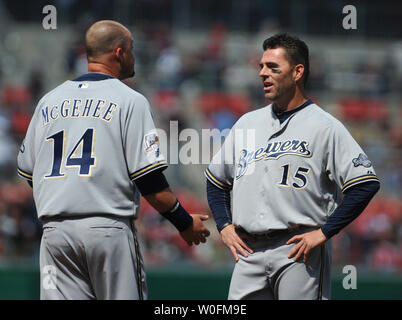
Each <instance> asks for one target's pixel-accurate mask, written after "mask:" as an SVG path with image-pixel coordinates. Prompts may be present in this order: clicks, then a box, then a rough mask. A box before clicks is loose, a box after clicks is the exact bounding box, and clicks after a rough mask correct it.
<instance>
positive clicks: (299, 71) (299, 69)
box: [293, 64, 304, 82]
mask: <svg viewBox="0 0 402 320" xmlns="http://www.w3.org/2000/svg"><path fill="white" fill-rule="evenodd" d="M303 75H304V66H303V65H302V64H298V65H296V66H295V67H294V69H293V79H294V81H295V82H298V81H299V80H300V79H301V78H302V77H303Z"/></svg>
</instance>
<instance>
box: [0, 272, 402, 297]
mask: <svg viewBox="0 0 402 320" xmlns="http://www.w3.org/2000/svg"><path fill="white" fill-rule="evenodd" d="M230 276H231V270H229V269H219V270H217V269H211V270H206V269H194V268H176V267H175V268H173V267H172V268H163V269H148V270H147V279H148V280H147V283H148V290H149V299H150V300H225V299H226V296H227V291H228V288H229V282H230ZM343 276H344V275H343V274H342V273H341V272H340V271H339V272H336V271H335V272H333V276H332V299H333V300H400V299H402V277H401V276H400V275H399V276H397V275H392V274H377V273H368V272H364V273H361V274H360V273H359V274H358V277H357V289H355V290H353V289H350V290H345V289H344V288H343V287H342V280H343ZM39 285H40V283H39V270H38V269H37V268H35V267H32V266H25V267H21V266H18V267H12V266H7V267H1V268H0V288H1V289H0V299H1V300H37V299H39Z"/></svg>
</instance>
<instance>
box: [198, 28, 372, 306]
mask: <svg viewBox="0 0 402 320" xmlns="http://www.w3.org/2000/svg"><path fill="white" fill-rule="evenodd" d="M263 49H264V53H263V55H262V58H261V61H260V68H261V70H260V73H259V76H260V77H261V79H262V82H263V89H264V92H265V97H266V99H267V100H269V101H271V102H272V103H271V104H269V105H268V106H266V107H264V108H261V109H258V110H256V111H252V112H249V113H247V114H245V115H243V116H242V117H241V118H240V119H239V120H238V121H237V122H236V123H235V125H234V126H233V127H232V129H231V131H230V133H229V135H228V136H227V138H226V140H225V142H224V144H223V146H222V148H221V150H220V151H219V152H218V153H217V154H216V155H215V156H214V158H213V159H212V161H211V164H210V165H209V166H208V168H207V170H206V172H205V175H206V177H207V196H208V202H209V205H210V207H211V210H212V212H213V215H214V218H215V221H216V224H217V228H218V230H219V232H220V235H221V238H222V241H223V243H224V244H225V245H226V246H227V247H228V248H229V249H230V251H231V252H232V254H233V256H234V258H235V260H236V264H235V267H234V270H233V274H232V279H231V283H230V289H229V295H228V298H229V299H268V300H273V299H329V298H330V265H331V257H332V253H331V241H330V239H331V237H332V236H333V235H335V234H337V233H338V232H339V231H340V230H342V229H343V228H344V227H345V226H347V225H348V224H349V223H351V222H352V221H353V220H354V219H355V218H356V217H357V216H358V215H359V214H360V213H361V212H362V211H363V210H364V208H365V207H366V206H367V204H368V203H369V201H370V200H371V199H372V197H373V196H374V195H375V193H376V192H377V191H378V189H379V187H380V183H379V181H378V178H377V177H376V174H375V172H374V169H373V166H372V163H371V161H370V160H369V159H368V158H367V156H366V155H365V154H364V152H363V150H362V149H361V148H360V146H359V145H358V144H357V142H356V141H355V140H354V139H353V137H352V136H351V135H350V133H349V132H348V131H347V129H346V128H345V127H344V126H343V125H342V123H341V122H340V121H338V120H337V119H335V118H334V117H333V116H331V115H330V114H328V113H327V112H325V111H323V110H322V109H321V108H320V107H319V106H318V105H316V104H315V103H314V102H313V101H311V100H310V99H309V98H308V97H307V96H306V93H305V91H304V87H305V84H306V82H307V79H308V74H309V54H308V47H307V45H306V44H305V43H304V42H303V41H301V40H300V39H298V38H296V37H292V36H290V35H288V34H277V35H274V36H272V37H270V38H268V39H266V40H265V41H264V43H263ZM250 130H252V132H254V133H255V134H254V140H253V141H252V142H253V143H251V142H250V140H248V142H247V139H246V136H247V134H246V132H247V131H250ZM230 192H232V196H233V210H231V194H230Z"/></svg>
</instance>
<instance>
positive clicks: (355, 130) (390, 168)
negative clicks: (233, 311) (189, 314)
mask: <svg viewBox="0 0 402 320" xmlns="http://www.w3.org/2000/svg"><path fill="white" fill-rule="evenodd" d="M306 3H308V5H307V4H306ZM47 4H52V5H54V6H55V8H56V9H57V29H55V30H44V28H43V27H42V20H43V18H44V17H45V14H43V13H42V9H43V7H44V6H45V5H47ZM348 4H353V5H354V6H355V7H356V9H357V29H352V30H345V29H344V28H343V26H342V21H343V19H344V17H345V16H346V14H343V13H342V9H343V7H344V6H345V5H348ZM100 19H113V20H117V21H119V22H121V23H123V24H125V25H126V26H128V27H129V29H130V30H131V31H132V33H133V36H134V53H135V56H136V76H135V77H134V78H133V79H129V80H128V81H126V84H127V85H129V86H131V87H132V88H134V89H135V90H137V91H140V92H141V93H143V94H144V95H145V96H146V97H147V98H148V99H149V100H150V102H151V105H152V108H153V112H154V116H155V122H156V126H157V127H158V128H161V129H164V130H166V132H168V133H169V127H170V126H169V124H170V122H169V121H178V126H179V132H180V130H182V129H185V128H193V129H195V130H197V132H201V130H202V129H212V128H218V129H220V130H223V129H225V128H230V127H231V126H232V125H233V123H234V122H235V121H236V120H237V119H238V118H239V117H240V116H241V115H242V114H243V113H244V112H247V111H250V110H254V109H257V108H260V107H263V106H264V105H265V104H266V102H265V101H264V95H263V91H262V86H261V81H260V79H259V77H258V69H259V66H258V64H259V59H260V57H261V55H262V42H263V40H264V39H266V38H267V37H269V36H271V35H273V34H274V33H276V32H280V31H287V32H290V33H292V34H295V35H297V36H299V37H300V38H302V39H303V40H305V41H306V43H307V44H308V45H309V48H310V65H311V67H310V68H311V75H310V78H309V82H308V94H309V96H310V97H311V98H312V99H313V100H314V101H315V102H316V103H318V104H319V105H320V106H321V107H322V108H323V109H324V110H326V111H328V112H330V113H331V114H333V115H335V116H336V117H338V118H339V119H341V120H342V122H343V123H344V124H345V126H346V127H347V128H348V129H349V130H350V131H351V133H352V135H353V136H354V137H355V138H356V140H357V141H358V142H359V144H360V145H361V146H362V147H363V149H364V150H365V151H366V153H367V154H368V157H369V158H370V159H371V160H372V161H373V163H374V166H375V169H376V172H377V175H378V176H379V178H380V180H381V182H382V188H381V190H380V192H379V193H378V195H377V196H376V197H375V199H374V200H373V201H372V202H371V203H370V205H369V206H368V208H367V209H366V210H365V212H364V213H363V214H362V215H361V216H360V217H359V218H358V219H357V220H356V221H354V222H353V223H352V224H351V225H350V226H348V227H347V228H346V229H345V230H344V231H342V232H341V233H340V234H339V235H337V236H335V237H334V238H333V247H334V261H333V264H334V268H333V269H334V271H333V284H334V286H333V287H334V295H335V296H334V297H335V298H336V297H338V298H342V297H352V298H353V297H355V298H359V297H363V298H381V297H390V298H392V297H394V298H398V297H399V298H401V294H402V286H401V283H402V280H401V279H402V272H401V270H402V250H401V242H402V224H401V222H402V198H401V196H402V189H401V185H402V158H401V154H402V153H401V147H402V121H401V120H402V108H401V107H402V100H401V88H402V28H401V27H400V21H402V2H397V1H391V0H383V1H354V2H353V3H352V2H349V1H343V0H332V1H318V0H310V1H308V2H306V1H297V0H281V1H279V0H253V1H251V0H250V1H245V0H220V1H216V0H203V1H187V0H135V1H128V0H118V1H117V0H116V1H106V0H97V1H95V0H93V1H90V0H88V1H78V0H58V1H19V0H2V1H0V52H1V55H0V288H1V292H2V293H1V294H0V298H6V299H7V298H12V299H14V298H15V299H19V298H21V299H25V298H26V299H36V298H38V292H39V283H38V281H39V280H38V275H39V273H38V272H39V271H38V265H39V259H38V252H39V242H40V237H41V227H40V224H39V222H38V221H37V218H36V212H35V206H34V203H33V200H32V192H31V189H30V187H29V186H28V185H27V184H26V182H25V181H22V179H20V178H18V177H17V175H16V156H17V150H18V147H19V145H20V143H21V141H22V139H23V138H24V135H25V132H26V129H27V126H28V124H29V121H30V117H31V115H32V113H33V111H34V109H35V106H36V103H37V102H38V100H39V99H40V97H41V96H42V95H43V94H44V93H46V92H47V91H49V90H51V89H53V88H54V87H56V86H57V85H59V84H60V83H61V82H63V81H65V80H68V79H73V78H74V77H77V76H79V75H81V74H83V73H85V72H86V67H87V64H86V58H85V48H84V46H83V37H84V33H85V30H86V29H87V28H88V26H89V25H91V24H92V23H93V22H94V21H96V20H100ZM183 144H184V142H181V144H179V145H180V146H182V145H183ZM200 152H202V150H200ZM168 156H169V154H168ZM201 156H202V155H200V156H199V159H201ZM206 156H207V157H208V154H207V155H206ZM205 168H206V164H205V163H204V164H191V165H184V164H171V165H170V167H169V169H168V170H167V171H166V174H167V177H168V181H169V182H170V184H171V186H172V188H173V189H174V191H175V192H176V193H177V194H178V197H179V199H180V200H181V202H182V203H183V205H184V207H186V208H188V210H189V211H190V212H207V211H208V206H207V202H206V192H205V178H204V176H203V170H204V169H205ZM208 225H209V227H210V229H211V231H212V235H211V237H210V238H209V241H208V244H204V245H201V246H198V247H188V246H186V245H185V243H184V242H183V241H182V240H181V238H180V237H179V236H178V235H177V233H176V231H175V230H174V229H173V227H172V226H171V225H169V224H168V223H166V222H165V221H163V220H162V219H161V218H160V216H159V215H158V214H157V213H156V212H155V211H154V210H153V209H152V208H151V207H150V206H149V205H148V204H147V203H146V202H145V201H142V206H141V216H140V219H139V221H138V223H137V227H138V229H139V233H140V238H141V245H142V250H143V256H144V259H145V263H146V266H147V270H148V274H149V285H150V290H151V293H152V292H153V293H152V294H151V295H150V296H151V298H152V297H159V298H163V294H162V292H163V288H166V286H169V284H163V285H162V283H164V282H163V281H162V280H160V279H166V277H167V278H168V280H169V277H170V279H176V280H175V281H173V280H172V281H171V282H170V283H173V284H174V283H177V281H178V280H177V277H179V278H180V279H181V280H183V279H188V278H186V275H185V274H187V277H190V278H191V279H192V280H193V281H195V280H194V279H196V278H197V277H198V278H197V279H198V280H200V279H203V280H202V281H198V282H197V283H198V284H197V285H198V286H202V285H203V284H204V285H205V284H206V283H208V281H212V282H214V283H219V284H220V285H219V288H220V291H219V290H218V291H217V292H218V294H217V295H216V296H215V298H222V299H224V298H225V297H226V296H225V295H226V291H227V287H226V286H227V285H228V281H229V279H230V274H231V270H232V267H233V263H234V262H233V259H232V257H231V254H229V252H228V250H227V249H226V248H225V247H224V246H223V245H222V244H221V242H220V237H219V234H218V233H217V232H216V229H215V224H214V221H213V218H212V217H211V219H210V221H209V223H208ZM345 265H354V266H356V268H357V271H358V284H359V279H361V281H362V282H361V283H363V282H364V284H363V285H362V286H361V287H360V288H359V287H358V290H357V291H355V292H354V293H353V294H354V296H353V295H352V296H350V294H351V293H350V291H349V292H346V290H344V289H342V288H341V281H342V277H343V276H344V275H343V274H342V268H343V267H344V266H345ZM177 270H180V272H179V275H177ZM174 271H176V273H175V272H174ZM169 272H170V273H169ZM186 272H187V273H186ZM161 274H163V277H160V275H161ZM169 275H170V276H169ZM359 275H362V276H361V277H360V278H359ZM158 277H159V278H158ZM175 277H176V278H175ZM24 279H25V280H24ZM158 279H159V280H158ZM217 279H219V281H218V280H217ZM364 279H366V280H367V279H368V280H367V281H368V282H367V281H366V280H364ZM379 279H384V282H378V281H380V280H379ZM168 280H167V281H168ZM189 281H190V280H189ZM370 281H374V282H373V283H374V285H373V286H372V287H370V285H369V286H368V287H364V285H366V284H367V283H369V282H370ZM376 281H377V282H376ZM168 282H169V281H168ZM190 282H191V281H190ZM185 283H186V281H182V284H183V286H185ZM187 283H188V281H187ZM392 285H393V286H394V287H393V289H389V290H388V291H387V288H391V286H392ZM381 286H385V287H384V290H385V291H384V290H383V291H381V292H382V293H381V292H380V291H376V290H373V288H377V289H378V288H379V287H381ZM13 288H14V289H13ZM182 288H183V287H182ZM336 288H338V289H336ZM370 288H371V289H370ZM13 290H14V291H13ZM152 290H154V291H152ZM175 290H176V291H177V292H178V295H176V296H174V295H173V296H171V297H172V298H183V297H184V298H207V296H197V297H196V296H193V297H192V296H191V291H189V292H185V290H184V289H183V290H184V291H183V290H182V291H180V289H178V288H175V289H172V291H173V292H174V291H175ZM209 290H211V287H209ZM359 290H360V291H359ZM180 292H181V293H182V295H180V294H181V293H180ZM384 292H385V293H384ZM387 292H388V295H387ZM391 292H392V294H391ZM395 292H397V293H398V292H399V296H398V294H396V293H395ZM348 294H349V296H348ZM210 297H211V296H210Z"/></svg>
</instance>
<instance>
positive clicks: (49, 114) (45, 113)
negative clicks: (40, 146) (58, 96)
mask: <svg viewBox="0 0 402 320" xmlns="http://www.w3.org/2000/svg"><path fill="white" fill-rule="evenodd" d="M118 107H119V106H118V105H117V104H116V103H114V102H111V101H110V102H108V101H106V100H101V99H85V100H82V99H65V100H63V101H62V102H61V103H60V105H53V106H44V107H42V110H41V114H42V120H43V122H42V123H43V126H46V125H48V124H49V123H52V122H54V121H56V120H58V119H61V118H63V119H67V118H73V119H74V118H75V119H78V118H95V119H101V120H104V121H106V122H110V121H111V120H112V119H113V113H114V112H115V111H116V109H117V108H118Z"/></svg>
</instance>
